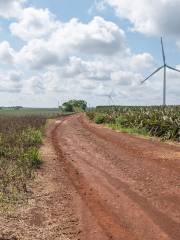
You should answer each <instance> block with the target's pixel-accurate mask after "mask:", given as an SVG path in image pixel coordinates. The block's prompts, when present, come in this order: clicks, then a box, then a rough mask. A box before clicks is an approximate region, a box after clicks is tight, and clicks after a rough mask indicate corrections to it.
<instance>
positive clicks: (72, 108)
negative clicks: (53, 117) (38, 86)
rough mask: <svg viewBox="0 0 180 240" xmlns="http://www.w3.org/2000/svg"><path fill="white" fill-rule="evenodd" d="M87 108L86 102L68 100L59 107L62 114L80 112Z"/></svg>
mask: <svg viewBox="0 0 180 240" xmlns="http://www.w3.org/2000/svg"><path fill="white" fill-rule="evenodd" d="M86 108H87V102H86V101H84V100H70V101H68V102H65V103H63V105H62V106H61V107H60V109H61V111H63V112H82V111H85V110H86Z"/></svg>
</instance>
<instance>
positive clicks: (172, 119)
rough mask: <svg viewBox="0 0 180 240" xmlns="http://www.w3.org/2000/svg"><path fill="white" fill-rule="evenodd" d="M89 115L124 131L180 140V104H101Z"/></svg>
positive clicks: (101, 122) (98, 122) (97, 120)
mask: <svg viewBox="0 0 180 240" xmlns="http://www.w3.org/2000/svg"><path fill="white" fill-rule="evenodd" d="M87 115H88V117H89V118H90V119H91V120H94V121H95V122H96V123H97V124H106V125H108V126H109V127H111V128H113V129H117V130H120V131H123V132H129V133H137V134H143V135H149V136H155V137H160V138H161V139H162V140H174V141H180V106H166V107H163V106H149V107H141V106H129V107H123V106H99V107H96V108H95V109H92V110H91V111H88V112H87Z"/></svg>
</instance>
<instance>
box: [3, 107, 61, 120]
mask: <svg viewBox="0 0 180 240" xmlns="http://www.w3.org/2000/svg"><path fill="white" fill-rule="evenodd" d="M60 114H61V113H60V111H59V109H58V108H22V109H13V108H4V109H0V116H1V115H6V116H7V115H9V116H28V115H31V116H37V115H38V116H44V117H47V118H49V117H56V116H58V115H60Z"/></svg>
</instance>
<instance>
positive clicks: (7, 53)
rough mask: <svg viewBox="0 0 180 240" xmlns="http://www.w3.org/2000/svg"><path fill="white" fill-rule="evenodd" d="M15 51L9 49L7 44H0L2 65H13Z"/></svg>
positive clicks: (5, 42)
mask: <svg viewBox="0 0 180 240" xmlns="http://www.w3.org/2000/svg"><path fill="white" fill-rule="evenodd" d="M14 56H15V51H14V49H13V48H11V47H10V45H9V42H7V41H4V42H1V43H0V61H1V63H4V64H13V63H14Z"/></svg>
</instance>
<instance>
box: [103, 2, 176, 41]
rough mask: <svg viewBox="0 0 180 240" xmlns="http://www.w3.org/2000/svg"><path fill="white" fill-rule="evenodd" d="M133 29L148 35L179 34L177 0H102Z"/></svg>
mask: <svg viewBox="0 0 180 240" xmlns="http://www.w3.org/2000/svg"><path fill="white" fill-rule="evenodd" d="M103 1H105V2H106V3H107V4H109V5H110V6H112V7H113V8H114V9H115V11H116V13H117V15H118V16H119V17H121V18H126V19H128V20H129V21H130V22H131V23H132V24H133V29H134V30H135V31H138V32H141V33H145V34H148V35H158V36H159V35H168V36H169V35H171V36H177V35H180V21H179V18H178V16H179V9H180V1H179V0H173V1H172V0H151V1H149V0H133V1H132V0H103Z"/></svg>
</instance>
